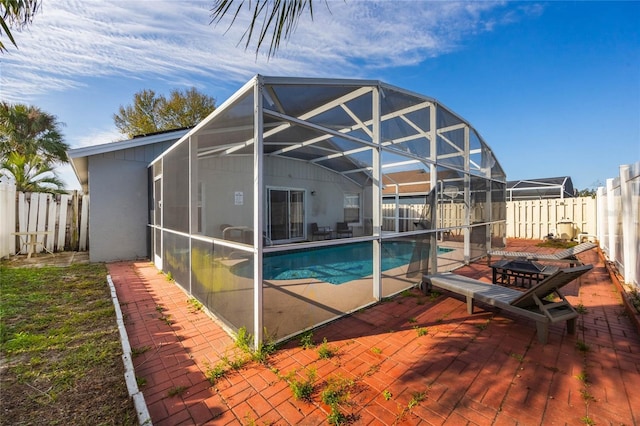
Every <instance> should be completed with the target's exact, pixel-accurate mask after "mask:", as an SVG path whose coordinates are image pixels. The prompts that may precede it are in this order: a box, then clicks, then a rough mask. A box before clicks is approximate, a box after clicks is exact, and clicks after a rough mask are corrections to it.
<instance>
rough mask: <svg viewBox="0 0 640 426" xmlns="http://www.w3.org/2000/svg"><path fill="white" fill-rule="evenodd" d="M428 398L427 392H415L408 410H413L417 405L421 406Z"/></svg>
mask: <svg viewBox="0 0 640 426" xmlns="http://www.w3.org/2000/svg"><path fill="white" fill-rule="evenodd" d="M426 397H427V393H426V392H414V393H412V394H411V400H410V401H409V404H407V408H409V410H411V409H412V408H413V407H415V406H416V405H418V404H420V403H421V402H422V401H424V399H425V398H426Z"/></svg>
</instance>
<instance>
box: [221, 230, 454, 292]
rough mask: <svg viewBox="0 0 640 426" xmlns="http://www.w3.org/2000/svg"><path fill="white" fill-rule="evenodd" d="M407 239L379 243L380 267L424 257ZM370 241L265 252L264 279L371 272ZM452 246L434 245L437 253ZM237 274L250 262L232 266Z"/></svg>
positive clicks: (348, 277)
mask: <svg viewBox="0 0 640 426" xmlns="http://www.w3.org/2000/svg"><path fill="white" fill-rule="evenodd" d="M415 247H416V244H415V243H414V242H409V241H391V242H384V243H383V244H382V270H383V271H387V270H389V269H393V268H396V267H398V266H402V265H407V264H408V263H410V262H411V261H412V260H414V261H415V260H416V259H419V258H426V257H427V256H428V254H427V253H420V250H414V248H415ZM372 250H373V248H372V244H371V243H368V242H366V243H358V244H349V245H342V246H331V247H322V248H315V249H306V250H297V251H290V252H279V253H267V254H265V258H264V260H263V278H264V279H265V280H297V279H305V278H315V279H317V280H320V281H325V282H328V283H331V284H342V283H345V282H348V281H352V280H356V279H360V278H362V277H366V276H369V275H372V274H373V263H372V261H371V258H372ZM450 251H453V249H449V248H442V247H438V255H440V254H442V253H447V252H450ZM233 272H234V273H235V274H237V275H243V276H251V274H252V273H253V265H252V262H244V263H242V264H238V265H236V266H235V267H234V268H233Z"/></svg>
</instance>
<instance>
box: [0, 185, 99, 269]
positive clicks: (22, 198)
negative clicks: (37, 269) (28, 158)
mask: <svg viewBox="0 0 640 426" xmlns="http://www.w3.org/2000/svg"><path fill="white" fill-rule="evenodd" d="M88 219H89V196H88V195H82V194H79V193H78V192H77V191H72V192H71V193H69V194H56V195H54V194H45V193H36V192H34V193H23V192H16V190H15V186H14V185H11V184H7V183H0V258H2V257H6V256H10V255H14V254H16V253H19V252H20V251H23V252H24V251H26V247H25V246H24V242H25V238H24V236H23V237H22V238H21V237H19V236H16V235H15V233H16V232H18V233H25V232H37V233H38V236H37V239H38V240H37V241H38V244H37V245H36V246H35V247H34V248H35V252H36V253H39V252H42V251H43V250H45V249H46V250H47V251H50V252H58V251H65V250H71V251H86V250H88Z"/></svg>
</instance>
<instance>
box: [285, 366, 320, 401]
mask: <svg viewBox="0 0 640 426" xmlns="http://www.w3.org/2000/svg"><path fill="white" fill-rule="evenodd" d="M295 374H296V373H295V371H292V372H291V373H290V374H289V375H288V378H287V381H288V382H289V389H291V392H292V393H293V397H294V398H295V399H297V400H300V401H308V402H311V396H312V395H313V390H314V387H315V381H316V370H315V369H313V368H311V369H309V370H307V379H306V380H304V381H300V380H298V379H297V378H296V377H294V376H295Z"/></svg>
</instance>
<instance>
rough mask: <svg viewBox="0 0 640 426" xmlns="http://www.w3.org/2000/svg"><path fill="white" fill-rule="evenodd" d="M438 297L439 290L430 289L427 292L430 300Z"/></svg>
mask: <svg viewBox="0 0 640 426" xmlns="http://www.w3.org/2000/svg"><path fill="white" fill-rule="evenodd" d="M438 297H440V292H437V291H433V290H432V291H431V293H429V301H430V302H433V301H435V300H436V299H437V298H438Z"/></svg>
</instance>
